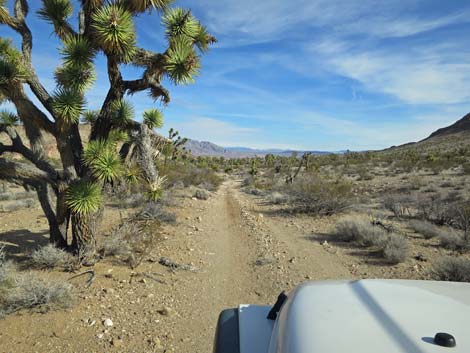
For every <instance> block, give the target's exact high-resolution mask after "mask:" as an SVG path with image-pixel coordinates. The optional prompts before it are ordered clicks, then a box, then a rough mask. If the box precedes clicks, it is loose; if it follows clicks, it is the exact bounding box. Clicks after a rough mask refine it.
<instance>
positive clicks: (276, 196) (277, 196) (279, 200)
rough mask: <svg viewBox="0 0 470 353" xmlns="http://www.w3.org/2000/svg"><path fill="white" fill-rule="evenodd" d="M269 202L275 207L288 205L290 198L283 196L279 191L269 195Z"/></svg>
mask: <svg viewBox="0 0 470 353" xmlns="http://www.w3.org/2000/svg"><path fill="white" fill-rule="evenodd" d="M268 200H269V202H271V203H273V204H275V205H280V204H283V203H286V202H287V201H288V198H287V196H286V195H283V194H281V193H280V192H278V191H273V192H272V193H270V194H269V195H268Z"/></svg>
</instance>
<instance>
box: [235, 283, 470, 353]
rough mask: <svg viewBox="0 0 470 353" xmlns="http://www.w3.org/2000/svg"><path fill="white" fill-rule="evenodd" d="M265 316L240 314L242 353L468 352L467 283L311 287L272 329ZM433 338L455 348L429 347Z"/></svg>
mask: <svg viewBox="0 0 470 353" xmlns="http://www.w3.org/2000/svg"><path fill="white" fill-rule="evenodd" d="M268 311H269V307H262V306H241V307H240V315H239V323H240V325H239V327H240V353H316V352H321V353H354V352H358V353H359V352H360V353H368V352H370V353H378V352H380V353H441V352H448V353H464V352H465V353H469V352H470V284H468V283H453V282H434V281H403V280H360V281H351V282H347V281H320V282H309V283H306V284H303V285H301V286H299V287H297V288H296V289H295V290H294V291H293V292H292V293H290V294H289V298H288V300H287V301H286V302H285V303H284V305H283V307H282V309H281V311H280V313H279V315H278V318H277V319H276V321H275V322H273V321H269V320H267V319H266V315H267V312H268ZM255 317H257V319H254V318H255ZM438 332H444V333H449V334H451V335H452V336H454V338H455V340H456V343H457V345H456V347H454V348H447V347H441V346H438V345H436V344H434V342H433V338H434V335H435V334H436V333H438Z"/></svg>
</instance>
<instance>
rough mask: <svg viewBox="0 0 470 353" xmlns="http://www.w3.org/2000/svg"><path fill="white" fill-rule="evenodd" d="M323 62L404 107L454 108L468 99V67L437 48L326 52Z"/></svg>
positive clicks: (330, 68) (469, 78)
mask: <svg viewBox="0 0 470 353" xmlns="http://www.w3.org/2000/svg"><path fill="white" fill-rule="evenodd" d="M315 49H318V47H316V48H315ZM320 49H321V48H320ZM323 59H324V62H323V63H324V65H325V68H326V69H329V70H331V71H333V72H335V73H337V74H340V75H343V76H346V77H349V78H352V79H355V80H357V81H359V82H361V83H362V84H363V85H364V86H365V87H366V88H367V89H369V90H370V91H373V92H382V93H386V94H390V95H393V96H395V97H397V98H399V99H400V100H402V101H404V102H406V103H410V104H454V103H460V102H465V101H468V100H469V98H470V64H467V63H463V62H461V61H459V58H454V57H453V56H452V51H442V48H440V47H436V48H434V49H433V48H423V49H422V50H421V49H415V50H406V49H404V48H402V49H400V50H397V49H395V48H393V49H382V50H379V51H377V50H369V51H367V50H366V51H359V52H354V51H352V50H350V51H348V50H346V51H341V50H338V51H337V52H335V53H332V52H329V51H328V52H326V55H324V56H323Z"/></svg>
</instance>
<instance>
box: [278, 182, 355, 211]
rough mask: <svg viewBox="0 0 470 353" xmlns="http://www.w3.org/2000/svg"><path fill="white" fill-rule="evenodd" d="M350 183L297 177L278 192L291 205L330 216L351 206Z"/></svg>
mask: <svg viewBox="0 0 470 353" xmlns="http://www.w3.org/2000/svg"><path fill="white" fill-rule="evenodd" d="M351 189H352V188H351V183H349V182H347V181H346V180H344V179H337V180H329V179H326V178H321V177H319V176H316V175H313V176H312V175H307V176H303V177H298V178H297V179H295V180H294V182H293V183H292V184H284V186H283V187H282V188H281V189H280V190H278V191H280V192H282V193H284V194H286V195H288V196H289V200H290V201H291V202H292V203H293V204H297V205H298V206H300V207H302V208H303V209H305V210H307V211H309V212H311V213H314V214H318V215H332V214H335V213H338V212H340V211H342V210H344V209H345V208H346V207H347V206H349V205H350V204H351V201H352V196H353V195H352V191H351Z"/></svg>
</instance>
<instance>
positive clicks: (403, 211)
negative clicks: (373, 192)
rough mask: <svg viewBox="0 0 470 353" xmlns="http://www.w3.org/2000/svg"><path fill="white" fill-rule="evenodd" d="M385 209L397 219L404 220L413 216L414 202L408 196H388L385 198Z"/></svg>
mask: <svg viewBox="0 0 470 353" xmlns="http://www.w3.org/2000/svg"><path fill="white" fill-rule="evenodd" d="M383 202H384V207H385V208H386V209H387V210H389V211H391V212H392V213H393V214H394V215H395V217H397V218H403V217H410V216H411V215H412V211H411V210H412V200H411V199H410V197H409V196H406V195H388V196H386V197H385V198H384V201H383Z"/></svg>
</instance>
